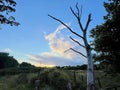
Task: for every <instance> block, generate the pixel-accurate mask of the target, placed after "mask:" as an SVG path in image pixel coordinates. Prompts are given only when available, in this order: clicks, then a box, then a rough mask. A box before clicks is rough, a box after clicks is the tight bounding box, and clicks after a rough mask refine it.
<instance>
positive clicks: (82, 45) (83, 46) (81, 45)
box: [70, 36, 86, 48]
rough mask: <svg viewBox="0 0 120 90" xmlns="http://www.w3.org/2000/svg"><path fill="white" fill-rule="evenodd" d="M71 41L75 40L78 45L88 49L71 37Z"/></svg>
mask: <svg viewBox="0 0 120 90" xmlns="http://www.w3.org/2000/svg"><path fill="white" fill-rule="evenodd" d="M70 39H71V40H73V41H74V42H75V43H77V44H78V45H80V46H82V47H83V48H86V47H85V46H84V45H82V44H80V42H78V41H77V40H75V39H73V38H72V37H71V36H70Z"/></svg>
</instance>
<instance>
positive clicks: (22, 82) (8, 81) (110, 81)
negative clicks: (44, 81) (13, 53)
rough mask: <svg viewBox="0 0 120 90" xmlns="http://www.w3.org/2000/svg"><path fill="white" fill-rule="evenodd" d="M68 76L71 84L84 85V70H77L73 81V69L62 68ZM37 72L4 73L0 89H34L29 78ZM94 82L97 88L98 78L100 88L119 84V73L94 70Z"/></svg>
mask: <svg viewBox="0 0 120 90" xmlns="http://www.w3.org/2000/svg"><path fill="white" fill-rule="evenodd" d="M64 71H65V73H67V74H68V75H69V76H70V81H71V83H72V84H77V83H78V85H80V84H82V85H83V86H86V81H87V80H86V75H87V74H86V71H83V70H77V71H75V72H76V73H75V74H76V82H77V83H74V81H75V80H74V71H73V70H64ZM37 76H38V74H37V73H29V74H23V73H22V74H17V75H5V76H1V77H0V90H34V87H33V86H34V85H31V80H32V79H33V78H35V77H37ZM95 78H96V80H95V83H96V86H97V87H98V88H99V84H98V80H97V78H99V79H100V82H101V85H102V88H105V87H108V86H115V85H120V74H113V75H105V73H104V72H102V71H95ZM41 90H53V89H52V87H49V86H47V85H45V87H42V88H41Z"/></svg>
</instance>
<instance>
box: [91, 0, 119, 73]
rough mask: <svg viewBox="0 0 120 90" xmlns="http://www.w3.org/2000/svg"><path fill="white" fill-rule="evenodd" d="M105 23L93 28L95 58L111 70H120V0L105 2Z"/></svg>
mask: <svg viewBox="0 0 120 90" xmlns="http://www.w3.org/2000/svg"><path fill="white" fill-rule="evenodd" d="M104 7H105V9H106V11H107V15H106V16H104V23H103V24H101V25H98V26H96V28H94V29H93V30H91V36H92V37H93V38H94V42H93V45H94V50H95V51H96V52H97V54H96V55H95V60H96V61H99V62H100V65H102V66H104V67H105V68H107V69H108V68H109V69H108V70H109V71H111V72H120V60H119V57H120V25H119V24H120V0H109V2H104Z"/></svg>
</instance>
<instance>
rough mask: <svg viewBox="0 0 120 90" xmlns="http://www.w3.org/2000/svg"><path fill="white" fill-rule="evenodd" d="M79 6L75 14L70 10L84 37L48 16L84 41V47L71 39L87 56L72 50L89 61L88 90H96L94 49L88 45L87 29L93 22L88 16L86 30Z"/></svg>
mask: <svg viewBox="0 0 120 90" xmlns="http://www.w3.org/2000/svg"><path fill="white" fill-rule="evenodd" d="M77 5H78V3H77V4H76V9H77V12H75V11H74V10H73V9H72V8H70V10H71V12H72V14H73V15H74V16H75V17H76V19H77V21H78V25H79V27H80V29H81V31H82V34H83V35H80V34H78V33H76V32H75V31H73V30H72V28H70V27H69V26H68V25H67V24H65V23H64V22H62V21H61V20H59V19H57V18H55V17H53V16H51V15H48V16H49V17H51V18H53V19H54V20H56V21H58V22H60V23H61V24H63V25H64V26H65V27H67V29H68V30H69V31H70V32H72V33H73V34H74V35H76V36H78V37H80V38H81V39H82V40H83V41H84V45H82V44H81V43H80V42H79V41H77V40H75V39H74V38H72V37H70V39H72V40H73V41H74V42H75V43H77V44H78V45H79V46H81V47H83V48H85V49H86V53H87V56H86V55H84V54H83V53H81V52H80V51H77V50H75V49H74V48H70V49H71V50H73V51H74V52H76V53H78V54H80V55H82V56H83V57H85V58H87V60H88V65H87V66H88V67H87V90H95V83H94V68H93V58H92V53H91V50H92V49H91V46H90V45H89V44H88V41H87V29H88V26H89V23H90V21H91V14H89V15H88V20H87V23H86V25H85V28H83V26H82V23H81V21H80V20H81V13H82V12H81V11H82V10H81V11H80V10H79V8H78V6H77ZM70 49H69V50H70ZM66 51H68V50H66Z"/></svg>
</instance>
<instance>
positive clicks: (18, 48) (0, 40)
mask: <svg viewBox="0 0 120 90" xmlns="http://www.w3.org/2000/svg"><path fill="white" fill-rule="evenodd" d="M15 1H16V3H17V5H16V7H15V8H16V12H15V13H11V14H10V15H12V16H14V17H15V18H16V21H18V22H19V23H20V25H19V26H17V27H16V26H12V27H11V26H9V25H0V27H1V28H2V29H1V30H0V52H8V53H10V55H11V56H14V58H15V59H17V60H18V62H19V63H21V62H29V63H31V64H33V65H36V66H47V67H51V66H66V65H82V64H86V63H87V59H86V58H84V57H82V56H81V55H79V54H77V53H75V52H73V51H71V50H69V51H67V52H65V51H66V50H68V49H69V48H74V49H76V50H79V51H80V52H82V53H83V54H86V52H85V50H84V48H82V47H80V46H78V45H77V44H75V43H74V42H73V41H72V40H70V38H69V36H72V37H73V38H75V39H76V40H78V41H79V42H81V43H83V41H82V40H81V39H80V38H78V37H76V36H75V35H73V34H72V33H71V32H70V31H69V30H68V29H67V28H66V27H64V26H63V25H61V24H60V23H59V22H57V21H55V20H53V19H51V18H50V17H49V16H48V14H50V15H52V16H55V17H56V18H59V19H60V20H62V21H63V22H64V23H66V24H67V25H68V26H69V27H71V28H72V29H73V30H74V31H75V32H77V33H79V34H82V32H81V30H80V28H79V26H78V24H77V21H76V19H75V17H74V15H73V14H72V13H71V11H70V7H72V8H73V10H75V5H76V3H77V2H78V7H80V8H81V7H82V15H81V22H82V24H83V26H85V24H86V21H87V16H88V14H89V13H91V15H92V21H91V22H90V25H89V28H88V41H90V40H92V39H90V37H89V35H90V33H89V31H90V30H91V29H92V28H95V26H96V25H100V24H102V23H103V22H104V20H103V16H104V15H106V11H105V9H104V6H103V2H104V1H107V0H34V1H33V0H29V1H28V0H15Z"/></svg>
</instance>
